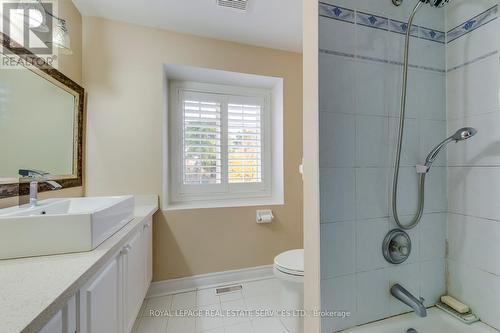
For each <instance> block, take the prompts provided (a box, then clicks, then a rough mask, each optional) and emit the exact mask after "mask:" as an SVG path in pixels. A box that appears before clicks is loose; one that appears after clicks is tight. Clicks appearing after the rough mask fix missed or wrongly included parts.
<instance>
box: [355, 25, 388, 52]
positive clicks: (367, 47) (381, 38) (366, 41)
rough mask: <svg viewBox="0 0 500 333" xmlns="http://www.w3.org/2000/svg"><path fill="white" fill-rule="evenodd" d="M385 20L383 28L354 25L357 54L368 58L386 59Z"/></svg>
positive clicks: (386, 33)
mask: <svg viewBox="0 0 500 333" xmlns="http://www.w3.org/2000/svg"><path fill="white" fill-rule="evenodd" d="M387 29H388V26H387V22H386V23H385V27H384V30H382V29H374V28H369V27H366V26H362V25H356V38H357V54H358V55H359V56H362V57H365V58H368V59H378V60H387V56H388V54H389V50H388V48H387V37H388V34H389V32H388V31H387Z"/></svg>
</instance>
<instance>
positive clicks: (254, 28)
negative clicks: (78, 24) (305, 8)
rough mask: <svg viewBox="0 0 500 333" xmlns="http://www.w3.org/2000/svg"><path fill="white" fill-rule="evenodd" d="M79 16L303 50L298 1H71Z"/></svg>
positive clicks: (299, 0) (300, 9)
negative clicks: (232, 4)
mask: <svg viewBox="0 0 500 333" xmlns="http://www.w3.org/2000/svg"><path fill="white" fill-rule="evenodd" d="M73 2H74V3H75V5H76V6H77V7H78V9H79V10H80V12H81V13H82V15H84V16H98V17H103V18H107V19H112V20H118V21H124V22H129V23H134V24H139V25H144V26H150V27H155V28H161V29H166V30H172V31H177V32H182V33H188V34H193V35H198V36H204V37H210V38H217V39H222V40H227V41H233V42H239V43H244V44H250V45H256V46H263V47H270V48H275V49H282V50H289V51H296V52H302V0H249V2H248V8H247V10H246V11H240V10H237V9H232V8H223V7H219V6H217V1H216V0H104V1H103V0H73Z"/></svg>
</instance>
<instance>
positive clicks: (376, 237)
mask: <svg viewBox="0 0 500 333" xmlns="http://www.w3.org/2000/svg"><path fill="white" fill-rule="evenodd" d="M387 232H389V221H388V219H387V218H384V219H374V220H363V221H357V222H356V272H367V271H373V270H376V269H380V268H384V267H387V266H388V265H389V264H388V263H387V261H386V260H385V259H384V256H383V255H382V251H381V250H380V249H381V244H382V242H383V241H384V237H385V235H387Z"/></svg>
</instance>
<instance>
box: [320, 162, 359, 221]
mask: <svg viewBox="0 0 500 333" xmlns="http://www.w3.org/2000/svg"><path fill="white" fill-rule="evenodd" d="M355 186H356V181H355V170H354V169H352V168H331V169H327V168H323V169H320V197H321V198H320V206H321V222H322V223H325V222H337V221H348V220H354V219H355V211H356V204H355V200H356V195H355V188H356V187H355Z"/></svg>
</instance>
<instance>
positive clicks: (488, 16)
mask: <svg viewBox="0 0 500 333" xmlns="http://www.w3.org/2000/svg"><path fill="white" fill-rule="evenodd" d="M497 13H498V5H495V6H493V7H491V8H489V9H487V10H486V11H484V12H482V13H481V14H479V15H476V16H474V17H473V18H471V19H469V20H467V21H466V22H464V23H462V24H460V25H459V26H457V27H455V28H453V29H451V30H450V31H448V36H447V42H448V43H451V42H453V41H454V40H456V39H458V38H460V37H462V36H464V35H466V34H468V33H469V32H471V31H474V30H476V29H477V28H479V27H482V26H483V25H485V24H488V23H490V22H491V21H493V20H496V19H497V18H498V14H497Z"/></svg>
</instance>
